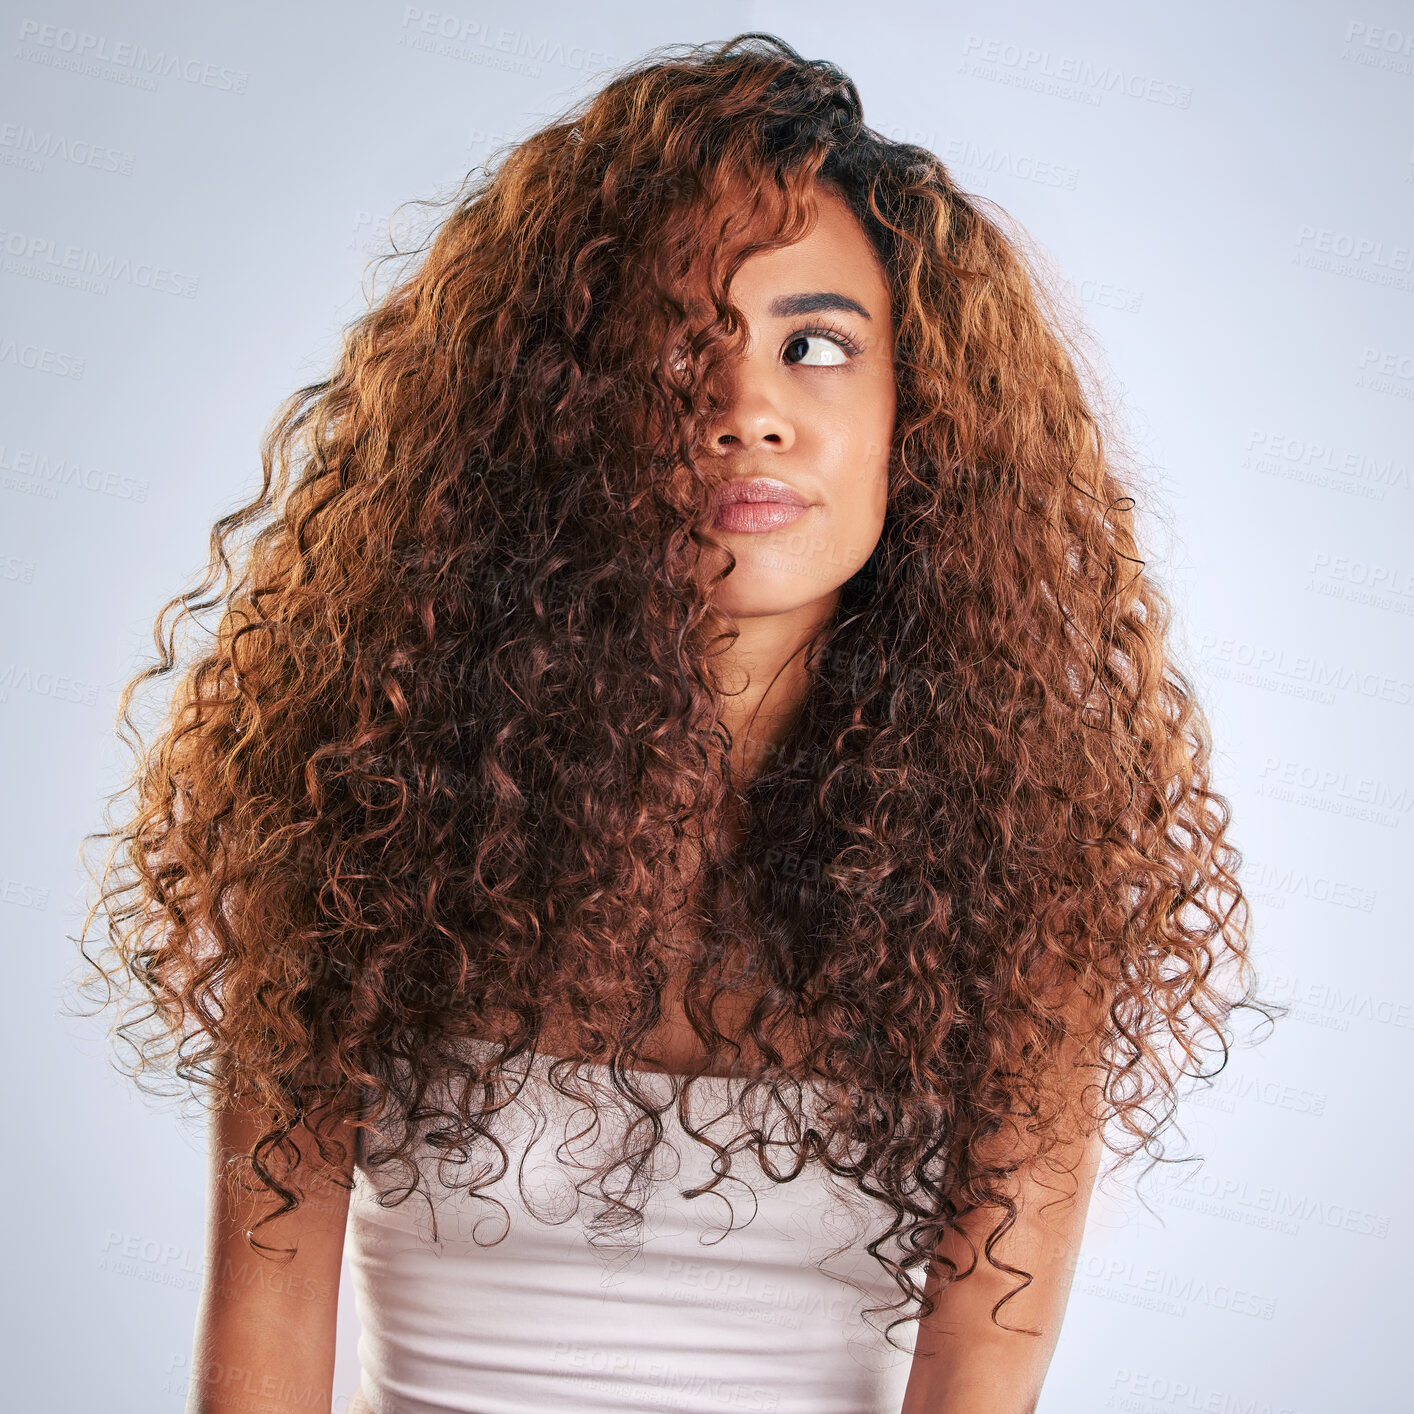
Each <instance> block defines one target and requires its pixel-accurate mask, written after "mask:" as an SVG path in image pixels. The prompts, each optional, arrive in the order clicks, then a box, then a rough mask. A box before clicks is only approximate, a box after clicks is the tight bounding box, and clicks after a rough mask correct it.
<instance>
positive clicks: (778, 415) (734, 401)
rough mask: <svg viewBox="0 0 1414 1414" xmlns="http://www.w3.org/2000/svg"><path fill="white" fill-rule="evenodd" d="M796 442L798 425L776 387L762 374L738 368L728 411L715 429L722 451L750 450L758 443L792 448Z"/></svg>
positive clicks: (716, 443)
mask: <svg viewBox="0 0 1414 1414" xmlns="http://www.w3.org/2000/svg"><path fill="white" fill-rule="evenodd" d="M794 442H795V427H794V426H793V425H792V423H791V420H790V418H789V417H788V416H787V415H786V413H785V410H784V409H783V408H782V407H781V405H780V402H779V401H778V400H777V399H776V398H775V397H774V396H773V394H772V390H771V389H770V388H769V387H768V386H766V384H765V383H764V382H763V381H762V380H760V379H759V378H753V377H752V375H751V374H750V373H748V372H746V371H744V370H742V371H738V372H737V374H736V376H735V378H734V380H733V386H732V391H731V399H730V401H729V403H728V404H727V408H726V411H725V412H724V413H723V414H722V415H721V416H720V417H719V418H718V419H717V422H716V424H715V426H714V427H713V430H712V445H713V448H714V449H715V450H716V451H718V452H729V451H750V450H751V449H752V448H754V447H756V446H758V445H764V446H767V447H770V448H771V449H772V450H774V451H780V452H784V451H788V450H789V449H790V448H791V446H792V445H793V444H794Z"/></svg>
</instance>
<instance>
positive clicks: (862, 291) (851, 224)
mask: <svg viewBox="0 0 1414 1414" xmlns="http://www.w3.org/2000/svg"><path fill="white" fill-rule="evenodd" d="M811 196H812V198H813V200H814V208H815V219H814V223H813V225H812V226H811V228H810V230H809V231H808V232H807V233H806V234H805V235H803V236H802V237H800V238H799V239H798V240H796V241H794V242H793V243H792V244H790V245H786V246H778V247H776V248H775V249H773V250H762V251H755V252H753V253H752V254H750V255H748V256H747V257H746V260H745V261H744V262H743V264H742V265H741V267H740V268H739V269H738V270H737V272H736V274H735V275H734V276H733V278H732V282H731V287H730V288H731V294H732V297H733V299H735V300H748V299H749V300H755V299H758V298H759V299H761V300H765V299H767V298H769V297H770V296H772V295H775V294H778V293H798V292H804V291H807V290H816V289H819V290H836V291H839V292H840V293H844V294H849V295H852V296H853V297H854V298H856V299H858V300H859V301H860V302H861V303H862V304H864V305H865V307H866V308H867V309H869V310H870V312H871V313H872V314H873V315H874V316H875V318H876V319H877V318H879V317H880V316H881V315H883V316H885V317H887V314H888V311H889V285H888V280H887V277H886V275H885V273H884V268H883V265H882V264H881V262H880V260H879V256H878V253H877V252H876V251H875V249H874V245H873V243H872V242H871V241H870V239H869V237H868V236H867V235H866V234H865V232H864V228H863V227H862V226H861V225H860V224H859V221H858V220H857V218H856V217H855V215H854V213H853V212H852V211H851V210H850V209H849V206H848V204H847V203H846V202H845V199H844V198H843V197H842V196H841V195H840V194H839V193H838V192H837V191H836V190H835V189H834V188H833V187H832V186H830V185H829V184H828V183H824V182H816V183H815V184H814V186H813V187H812V188H811ZM780 212H781V206H780V203H779V202H777V201H775V200H774V199H773V196H772V195H769V194H766V195H763V194H762V193H761V192H759V191H758V192H753V191H750V190H747V189H745V188H743V187H740V186H738V187H736V188H734V189H732V190H731V191H730V192H729V193H728V194H727V196H726V197H724V198H723V199H722V200H721V201H719V202H718V203H717V204H716V205H715V206H714V207H713V218H714V219H713V222H712V225H713V229H715V230H717V231H720V230H722V228H723V225H725V226H726V228H727V236H728V238H729V239H732V240H733V243H734V244H735V243H739V242H741V241H742V240H747V241H749V240H750V239H751V238H752V237H753V236H760V237H761V238H763V239H765V238H768V237H770V236H771V235H772V234H773V229H774V223H775V222H777V221H778V220H779V216H780Z"/></svg>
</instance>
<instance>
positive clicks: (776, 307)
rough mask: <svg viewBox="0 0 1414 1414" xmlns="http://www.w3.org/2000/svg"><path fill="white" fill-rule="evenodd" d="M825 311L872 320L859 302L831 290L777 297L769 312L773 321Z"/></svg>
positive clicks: (772, 302)
mask: <svg viewBox="0 0 1414 1414" xmlns="http://www.w3.org/2000/svg"><path fill="white" fill-rule="evenodd" d="M823 309H844V310H848V311H849V312H850V313H851V314H857V315H859V316H860V317H861V318H863V319H868V318H870V314H869V311H868V310H867V309H865V308H864V306H863V305H862V304H860V303H859V301H858V300H854V299H850V297H849V296H848V295H837V294H835V293H833V292H832V291H830V290H817V291H815V292H814V293H813V294H807V295H777V296H776V298H775V299H773V300H772V301H771V303H770V305H769V307H768V311H767V312H768V313H769V314H770V315H771V317H772V318H773V319H793V318H795V317H796V316H797V315H800V314H816V313H818V312H819V311H820V310H823Z"/></svg>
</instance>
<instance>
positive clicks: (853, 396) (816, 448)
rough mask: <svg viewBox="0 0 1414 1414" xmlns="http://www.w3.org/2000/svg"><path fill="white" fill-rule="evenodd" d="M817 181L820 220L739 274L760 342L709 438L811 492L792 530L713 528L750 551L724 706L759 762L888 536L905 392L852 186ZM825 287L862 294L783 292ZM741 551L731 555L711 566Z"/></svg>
mask: <svg viewBox="0 0 1414 1414" xmlns="http://www.w3.org/2000/svg"><path fill="white" fill-rule="evenodd" d="M816 195H817V199H818V202H819V219H818V221H817V222H816V224H815V226H814V228H813V229H812V230H811V231H810V232H809V234H807V235H806V236H805V237H804V238H803V239H801V240H799V241H797V242H796V243H795V244H793V245H789V246H784V247H782V248H780V249H778V250H771V251H762V252H758V253H757V254H754V255H752V256H751V257H749V258H748V260H747V261H746V262H745V264H743V266H742V267H741V269H740V270H739V271H737V273H736V275H735V277H734V278H733V280H732V283H731V287H730V290H731V296H732V300H733V302H734V303H735V304H736V305H737V306H738V307H739V308H740V310H741V311H742V314H743V316H744V319H745V323H746V328H747V331H748V335H749V343H748V345H747V347H746V350H745V352H744V353H743V354H742V356H741V357H740V359H739V360H738V361H737V362H736V363H735V364H734V365H733V368H732V371H731V375H732V383H731V392H730V397H729V399H728V402H727V405H726V407H725V409H724V411H723V413H722V414H721V416H720V417H719V419H718V421H717V422H716V424H715V425H714V426H713V427H711V428H710V429H709V439H708V440H709V452H710V453H711V454H712V455H714V456H716V457H719V458H720V459H721V463H722V466H721V471H722V473H723V474H725V475H726V476H727V477H729V478H731V479H737V478H747V477H752V476H771V477H774V478H776V480H778V481H783V482H785V483H786V484H787V485H788V486H791V487H792V488H794V489H795V490H796V491H798V492H800V493H801V494H802V495H804V496H805V497H806V498H807V499H808V500H809V501H810V502H811V503H812V504H811V506H810V508H809V509H808V510H807V511H806V512H805V513H804V515H802V516H801V517H799V518H798V519H797V520H795V521H794V522H792V523H791V524H790V525H788V526H782V527H781V528H779V529H777V530H770V531H757V532H746V531H728V530H716V529H712V528H708V529H707V531H706V534H707V536H708V538H709V539H711V540H712V541H713V542H714V543H715V544H717V545H720V546H723V547H725V548H727V549H730V550H731V551H732V552H733V554H735V556H736V565H735V567H734V568H733V569H732V571H731V573H730V574H729V575H728V576H727V578H726V580H725V581H724V582H723V583H722V584H721V585H720V586H719V587H718V590H717V598H716V602H717V603H718V605H719V606H720V607H721V608H723V609H724V610H726V612H727V613H729V614H730V615H731V616H732V618H733V619H734V621H735V623H736V626H737V627H738V628H739V629H740V636H739V637H738V638H737V640H736V642H735V643H734V644H733V646H732V647H731V648H730V649H729V650H728V651H727V652H726V653H724V654H723V655H722V657H721V659H720V660H719V661H720V664H721V669H722V672H723V681H724V683H725V684H726V687H727V692H728V696H727V699H726V703H725V707H724V711H723V716H722V720H723V722H724V724H725V725H726V726H727V727H728V728H730V730H731V732H732V735H733V738H734V740H735V741H736V742H737V749H736V751H734V753H733V757H734V759H733V765H734V767H736V768H737V769H738V770H739V771H740V770H744V771H745V772H746V773H747V774H750V773H752V772H753V771H754V770H755V769H756V768H757V767H758V766H759V765H760V763H761V761H762V758H763V757H764V756H765V755H766V754H767V753H769V751H770V749H771V748H772V746H773V745H774V744H776V743H777V742H778V741H779V740H780V739H781V737H783V736H784V734H785V732H786V730H787V728H788V726H789V723H790V720H791V718H792V716H793V715H794V713H795V711H796V710H797V709H798V707H799V706H800V703H801V702H802V700H803V699H804V697H805V694H806V691H807V690H808V686H809V682H808V678H807V675H806V672H805V669H804V667H803V664H802V662H801V658H802V649H803V647H804V645H805V644H806V642H807V641H808V639H809V638H810V636H811V635H812V633H814V632H815V631H816V630H817V629H818V628H820V627H821V626H822V625H823V624H825V623H827V622H828V621H829V619H830V618H831V616H832V615H833V614H834V612H835V609H836V607H837V605H838V603H839V598H840V588H841V586H842V585H843V584H844V583H845V581H846V580H848V579H849V578H850V576H851V575H853V574H854V573H855V571H856V570H858V569H859V568H860V567H861V566H862V565H863V564H864V563H865V562H866V561H867V560H868V558H869V556H870V554H871V553H872V552H873V550H874V547H875V545H876V544H877V543H878V539H879V535H880V533H881V532H882V530H883V526H884V513H885V510H886V509H887V505H888V455H889V447H890V444H891V442H892V439H893V430H894V414H895V409H896V403H897V399H896V390H895V384H894V376H893V343H894V329H893V320H892V309H891V301H890V295H889V286H888V282H887V279H886V277H885V273H884V270H883V267H882V266H881V264H880V262H879V259H878V256H877V255H876V254H875V252H874V247H873V246H872V244H871V243H870V241H869V238H868V237H867V236H866V235H865V233H864V231H863V229H862V228H861V227H860V225H859V223H858V221H857V220H855V218H854V216H853V215H852V214H851V212H850V210H849V208H848V207H847V206H846V205H845V202H844V200H843V198H841V197H840V196H839V195H838V194H836V193H835V192H834V191H833V190H832V189H831V188H829V187H828V186H824V185H821V186H817V188H816ZM813 294H832V295H835V296H840V297H842V298H843V300H844V301H846V302H848V303H849V304H850V305H852V306H854V307H853V308H842V307H838V306H832V307H828V308H820V309H818V310H816V311H815V312H811V313H799V312H796V313H792V312H790V311H789V310H787V309H785V308H783V307H782V306H781V304H780V302H781V301H783V300H786V299H789V298H790V297H793V296H802V295H813ZM819 325H834V326H836V328H838V330H839V331H840V336H838V337H832V336H830V335H825V334H818V333H816V334H806V333H805V331H807V330H809V329H810V328H811V327H813V326H819ZM851 345H853V346H852V347H851ZM726 563H727V560H726V556H725V555H722V556H720V557H719V559H718V560H717V561H716V562H715V563H711V569H712V570H714V571H715V570H716V569H718V568H719V567H721V566H725V564H726Z"/></svg>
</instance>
